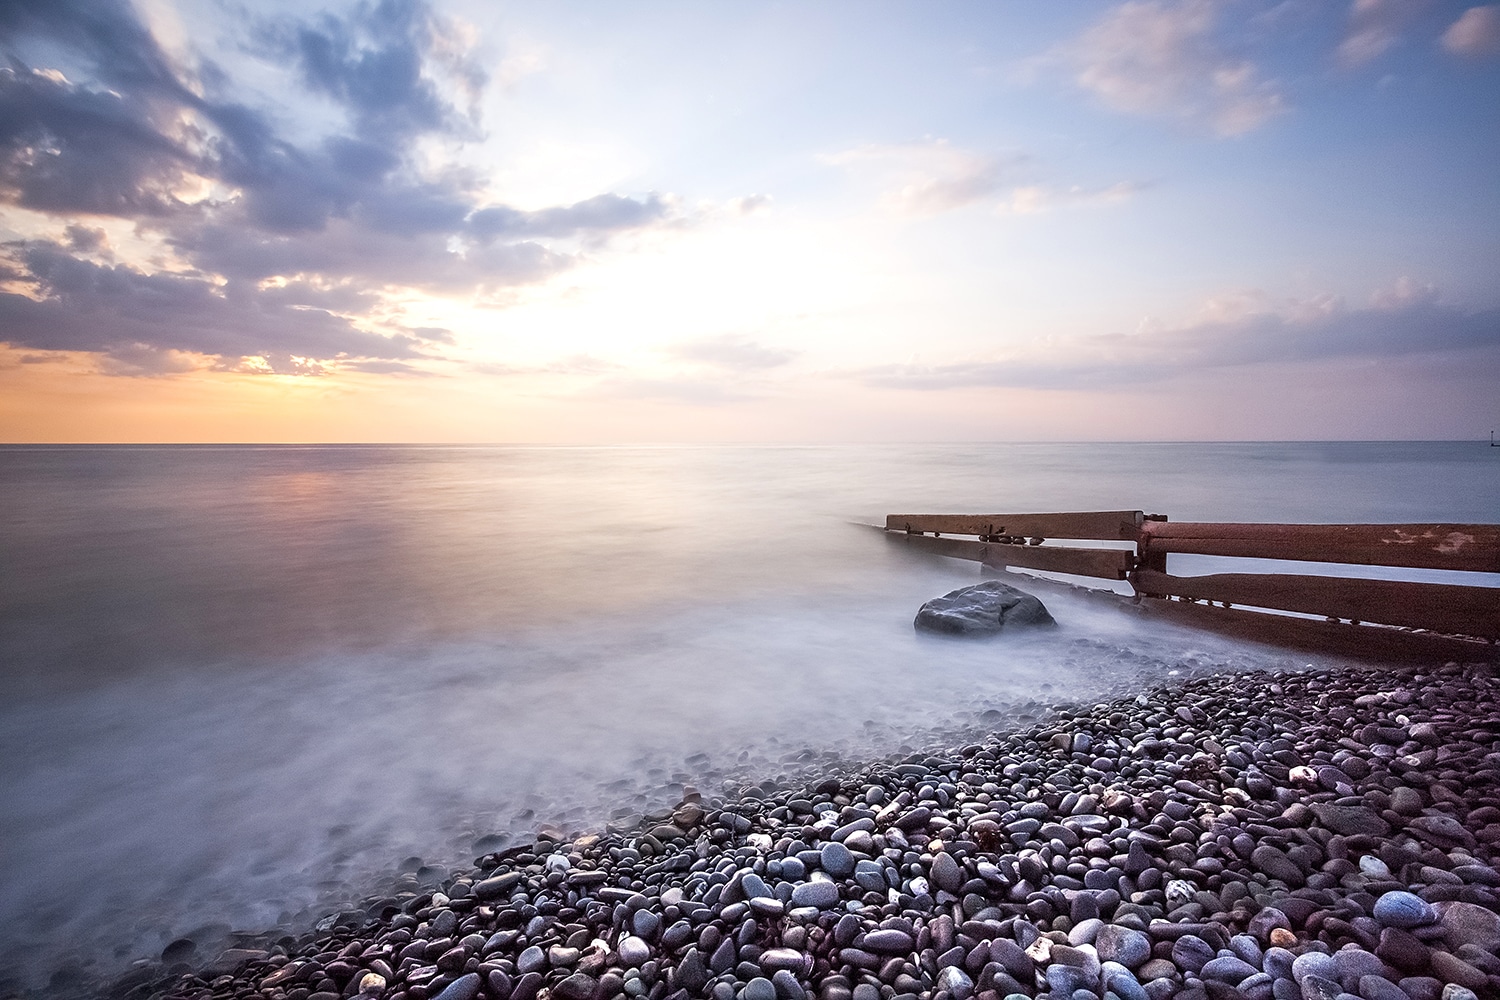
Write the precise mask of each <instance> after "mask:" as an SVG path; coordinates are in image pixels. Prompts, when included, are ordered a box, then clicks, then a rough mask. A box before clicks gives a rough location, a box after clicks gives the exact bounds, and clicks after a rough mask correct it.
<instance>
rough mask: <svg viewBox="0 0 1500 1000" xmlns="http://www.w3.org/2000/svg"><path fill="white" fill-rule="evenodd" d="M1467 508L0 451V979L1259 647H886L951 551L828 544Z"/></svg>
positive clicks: (1272, 485) (1399, 497)
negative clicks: (1027, 526) (408, 866)
mask: <svg viewBox="0 0 1500 1000" xmlns="http://www.w3.org/2000/svg"><path fill="white" fill-rule="evenodd" d="M1497 498H1500V453H1496V452H1492V451H1491V450H1490V449H1488V448H1485V447H1483V446H1482V445H1480V446H1475V445H1469V444H1431V443H1415V444H1413V443H1402V444H1226V445H1199V444H1183V445H941V446H909V445H908V446H899V447H898V446H890V447H848V448H837V447H826V448H815V447H802V448H599V449H594V448H502V447H496V448H467V447H389V448H387V447H250V446H244V447H206V446H205V447H108V448H93V447H70V448H44V447H6V448H0V761H3V762H4V765H3V770H0V843H3V844H4V862H3V863H4V865H5V877H4V878H3V879H0V968H10V969H15V970H18V971H19V972H20V974H22V975H23V976H30V977H32V979H33V981H35V980H36V977H39V976H45V975H46V974H47V973H48V972H49V971H50V970H52V969H54V968H56V967H57V966H58V965H59V964H60V963H64V962H69V963H74V964H81V965H85V966H89V967H91V968H95V969H106V968H109V967H112V966H116V965H118V964H119V963H121V962H123V961H126V960H129V959H132V958H135V957H139V956H141V955H152V954H155V953H156V952H159V951H160V949H161V947H162V945H163V944H165V943H166V942H167V941H170V940H172V939H173V938H175V937H178V936H180V935H183V934H187V933H190V932H194V931H195V929H199V930H201V928H203V927H204V926H205V925H215V924H218V925H229V926H232V927H236V928H244V929H259V928H263V927H267V926H270V925H273V924H276V923H278V922H283V923H286V922H291V923H295V922H297V921H298V920H303V921H305V920H306V919H308V918H309V917H311V916H313V915H316V914H317V913H319V912H322V910H324V909H327V908H329V907H331V906H334V905H337V904H338V903H339V902H340V901H343V900H346V899H349V898H353V897H354V896H355V895H357V894H358V893H360V892H362V891H366V890H368V889H370V888H371V887H372V886H374V885H376V884H377V882H378V879H379V878H380V877H381V876H383V875H387V874H389V873H390V872H392V871H393V870H394V869H395V867H396V866H397V865H398V864H399V863H400V862H401V861H402V860H403V859H406V858H408V857H409V856H416V857H421V858H422V859H423V860H424V861H427V862H429V863H443V864H458V863H466V862H467V861H469V860H471V859H472V858H473V857H474V856H475V855H476V854H478V853H482V849H483V848H484V847H485V845H489V844H494V843H496V842H499V841H504V840H505V839H506V838H520V837H524V836H527V835H528V834H530V833H532V832H534V831H535V830H536V828H537V827H538V825H539V824H542V823H547V824H552V825H555V826H558V827H560V828H562V829H564V830H583V829H591V828H598V827H599V826H601V825H602V824H603V823H605V822H608V821H610V820H611V819H614V820H616V821H621V822H625V821H629V820H631V819H633V818H634V817H636V816H638V815H640V814H641V813H643V812H648V811H650V810H652V809H654V808H658V807H661V806H664V805H667V806H669V805H671V804H672V803H673V801H675V799H674V796H676V795H679V794H680V793H681V785H682V784H683V783H687V782H692V783H696V784H698V785H699V787H702V788H703V789H704V791H705V793H706V794H710V795H712V794H717V793H720V792H723V791H725V790H726V789H732V788H733V787H734V786H735V783H736V782H738V781H744V780H751V779H760V778H776V777H778V776H782V777H785V778H787V779H791V778H793V777H795V776H796V774H797V773H798V769H799V768H813V769H825V768H827V767H832V766H838V764H839V763H840V762H856V761H859V760H862V759H866V758H868V757H870V756H871V755H876V754H889V753H893V752H896V751H897V750H899V749H900V748H901V747H902V746H903V745H912V746H916V745H921V744H923V743H925V742H931V741H932V740H934V739H936V738H938V737H939V735H941V734H945V733H961V732H965V731H973V730H975V729H976V727H980V726H984V725H988V724H994V723H996V720H997V718H1000V716H997V715H996V714H995V713H1002V714H1003V713H1008V712H1015V711H1030V712H1033V713H1035V712H1038V711H1041V710H1042V705H1043V704H1045V703H1048V702H1051V701H1054V700H1058V699H1061V698H1063V696H1064V694H1065V695H1066V697H1067V699H1068V700H1092V699H1095V698H1099V697H1103V696H1105V695H1108V694H1112V693H1118V692H1121V691H1126V690H1130V689H1131V688H1132V687H1134V686H1138V685H1140V684H1143V683H1147V682H1149V681H1150V680H1152V679H1153V678H1156V677H1158V676H1160V675H1161V674H1163V673H1165V672H1166V671H1168V670H1173V669H1177V670H1181V669H1191V668H1192V667H1194V666H1195V665H1213V666H1224V665H1227V666H1231V667H1256V666H1264V665H1269V664H1276V663H1281V662H1285V657H1283V656H1282V655H1281V654H1278V653H1275V652H1271V651H1266V650H1263V649H1259V648H1247V647H1236V646H1233V645H1231V644H1229V643H1227V642H1223V641H1220V640H1217V639H1212V638H1209V637H1207V636H1205V635H1202V634H1198V633H1191V632H1180V631H1176V630H1171V629H1167V628H1153V629H1152V631H1151V632H1150V633H1149V634H1142V633H1141V632H1139V631H1137V629H1136V626H1135V624H1134V622H1133V620H1132V619H1131V618H1130V617H1129V616H1127V615H1123V614H1120V613H1118V612H1116V611H1115V610H1114V609H1112V608H1111V607H1109V606H1108V605H1101V604H1098V603H1096V602H1092V601H1088V600H1084V599H1082V598H1080V597H1075V596H1070V595H1068V594H1061V593H1059V594H1048V595H1046V599H1047V601H1048V604H1049V606H1050V607H1051V608H1052V609H1053V611H1054V614H1055V615H1056V616H1057V617H1058V619H1059V621H1060V622H1061V623H1062V626H1061V627H1060V628H1059V629H1057V630H1056V631H1054V632H1050V633H1047V634H1045V635H1038V636H1033V637H1029V638H1022V639H1020V640H1018V641H1008V642H1005V643H1001V644H984V645H979V646H972V645H965V644H960V643H952V642H943V641H938V640H932V639H927V638H924V637H919V636H917V635H915V634H914V633H913V632H912V629H911V625H910V621H911V616H912V614H913V612H914V611H915V608H916V606H917V605H918V604H920V603H921V602H922V601H923V600H926V599H927V598H929V597H932V596H935V595H936V594H940V593H943V592H945V591H946V590H949V589H952V588H953V587H956V586H961V585H963V584H965V583H968V582H972V581H973V580H974V579H976V576H977V573H976V570H975V568H974V567H973V566H972V564H967V563H961V562H956V561H949V560H939V559H931V558H927V557H921V556H917V555H914V554H911V553H909V552H907V551H905V550H904V549H902V548H901V547H900V546H893V545H890V544H887V543H886V541H885V540H884V539H883V538H882V537H881V536H880V535H879V534H877V533H875V532H872V531H870V530H869V529H865V528H859V527H856V526H853V525H851V524H850V522H855V521H863V522H879V521H881V520H882V519H883V517H884V514H885V513H887V512H892V511H904V512H913V511H981V510H986V511H1025V510H1036V511H1045V510H1085V509H1122V508H1123V509H1131V508H1140V509H1144V510H1147V511H1151V512H1160V513H1167V514H1170V515H1171V516H1172V518H1173V519H1174V520H1260V521H1335V522H1338V521H1348V522H1353V521H1460V522H1461V521H1495V520H1500V500H1497ZM987 711H988V712H990V713H991V714H990V715H989V716H985V715H983V714H982V713H985V712H987ZM484 837H490V838H491V839H490V840H481V838H484Z"/></svg>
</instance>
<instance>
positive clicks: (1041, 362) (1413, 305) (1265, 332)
mask: <svg viewBox="0 0 1500 1000" xmlns="http://www.w3.org/2000/svg"><path fill="white" fill-rule="evenodd" d="M1476 348H1488V349H1496V348H1500V310H1496V309H1490V310H1483V311H1477V312H1469V311H1464V310H1461V309H1455V308H1453V307H1450V306H1445V305H1442V304H1441V303H1439V301H1438V297H1437V291H1436V290H1435V289H1434V288H1432V287H1431V286H1428V285H1422V284H1419V283H1416V282H1413V281H1410V280H1409V279H1402V280H1401V281H1398V282H1397V283H1396V284H1395V285H1394V286H1393V287H1391V288H1389V289H1385V290H1382V291H1380V292H1377V293H1376V294H1375V295H1374V296H1372V304H1371V305H1370V306H1369V307H1366V308H1358V309H1352V308H1348V307H1347V306H1346V305H1345V304H1343V303H1342V302H1341V301H1340V300H1338V299H1337V298H1333V297H1327V296H1325V297H1319V298H1316V299H1313V300H1308V301H1304V302H1297V303H1287V304H1285V305H1284V306H1283V307H1282V308H1280V309H1271V308H1267V307H1266V304H1265V303H1264V301H1263V300H1261V299H1260V298H1259V297H1257V296H1237V297H1234V298H1233V300H1231V301H1228V302H1217V303H1211V306H1210V308H1209V309H1208V310H1206V318H1204V319H1202V320H1200V321H1198V322H1195V323H1190V324H1187V325H1184V326H1180V327H1173V328H1168V329H1146V330H1143V331H1141V332H1139V333H1134V334H1118V333H1116V334H1104V335H1099V336H1093V337H1084V338H1077V339H1071V340H1047V341H1042V342H1036V343H1033V344H1030V345H1027V346H1026V347H1025V348H1023V349H1019V350H1016V351H1013V352H1010V353H1008V354H1006V355H1004V356H999V357H989V358H983V359H975V360H973V361H966V362H954V363H950V364H940V365H915V364H912V365H888V366H883V367H879V368H870V369H864V370H862V371H860V372H858V373H857V377H858V378H860V379H861V380H862V381H864V382H866V383H867V384H871V385H876V386H881V387H886V388H902V389H925V390H938V389H952V388H964V387H973V386H997V387H1032V388H1050V389H1083V388H1100V387H1105V386H1110V385H1117V384H1125V383H1135V384H1139V383H1146V382H1154V381H1159V380H1162V379H1167V378H1171V377H1173V376H1176V375H1181V374H1184V373H1188V372H1193V371H1202V370H1207V369H1215V368H1234V367H1242V366H1247V365H1258V364H1268V363H1274V362H1299V361H1314V360H1322V359H1331V358H1346V359H1355V358H1364V359H1382V358H1396V357H1405V356H1413V355H1424V354H1445V353H1450V352H1454V351H1466V350H1472V349H1476ZM1496 360H1500V359H1497V358H1492V359H1491V363H1495V362H1496ZM1497 375H1500V372H1497Z"/></svg>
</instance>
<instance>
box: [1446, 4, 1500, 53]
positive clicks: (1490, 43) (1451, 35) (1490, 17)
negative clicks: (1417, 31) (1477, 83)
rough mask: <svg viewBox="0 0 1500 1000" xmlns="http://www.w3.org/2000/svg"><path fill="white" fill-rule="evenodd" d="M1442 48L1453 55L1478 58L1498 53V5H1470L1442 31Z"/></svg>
mask: <svg viewBox="0 0 1500 1000" xmlns="http://www.w3.org/2000/svg"><path fill="white" fill-rule="evenodd" d="M1442 44H1443V48H1445V49H1447V50H1448V51H1449V52H1452V53H1453V54H1454V55H1458V56H1466V57H1468V58H1471V59H1480V58H1483V57H1485V56H1493V55H1500V5H1496V4H1489V5H1487V6H1484V7H1470V8H1469V9H1468V10H1466V11H1464V12H1463V14H1461V15H1459V18H1458V20H1457V21H1454V22H1453V24H1452V25H1450V26H1449V28H1448V30H1447V31H1445V32H1443V38H1442Z"/></svg>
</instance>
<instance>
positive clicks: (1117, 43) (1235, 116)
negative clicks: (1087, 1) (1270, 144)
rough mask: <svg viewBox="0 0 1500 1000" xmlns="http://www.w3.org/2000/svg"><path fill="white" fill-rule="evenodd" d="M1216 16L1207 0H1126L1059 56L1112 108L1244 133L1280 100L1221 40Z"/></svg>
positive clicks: (1272, 113) (1275, 111)
mask: <svg viewBox="0 0 1500 1000" xmlns="http://www.w3.org/2000/svg"><path fill="white" fill-rule="evenodd" d="M1216 20H1217V8H1216V6H1215V5H1214V4H1213V3H1211V2H1209V0H1180V2H1175V3H1168V2H1159V0H1141V2H1132V3H1125V4H1121V5H1120V6H1119V7H1116V8H1115V9H1114V10H1112V11H1110V12H1109V13H1108V14H1106V15H1105V16H1104V17H1103V18H1102V19H1100V20H1099V21H1098V22H1096V23H1095V24H1093V25H1092V26H1091V27H1089V28H1088V29H1087V30H1086V31H1085V32H1084V33H1083V34H1082V35H1081V36H1080V37H1079V38H1077V39H1076V40H1075V41H1074V42H1072V43H1071V44H1070V45H1068V46H1065V47H1064V49H1063V50H1062V53H1061V54H1062V57H1063V59H1064V60H1065V61H1066V62H1067V63H1069V64H1071V65H1072V67H1073V69H1074V72H1075V74H1076V75H1075V80H1076V82H1077V84H1078V86H1080V87H1082V88H1083V89H1084V90H1086V91H1088V92H1090V93H1092V94H1093V95H1094V96H1096V97H1098V98H1099V99H1100V100H1101V101H1103V102H1104V103H1105V104H1106V105H1108V106H1109V107H1111V108H1114V109H1116V110H1118V111H1125V112H1129V113H1131V114H1142V115H1152V116H1156V117H1162V118H1170V119H1175V120H1178V121H1182V122H1186V123H1188V124H1191V125H1194V126H1198V127H1203V128H1206V129H1208V130H1209V131H1212V132H1214V133H1217V134H1219V135H1223V136H1237V135H1243V134H1245V133H1246V132H1250V131H1253V130H1254V129H1256V128H1259V127H1260V126H1261V125H1264V124H1265V123H1266V122H1268V121H1270V120H1271V119H1272V118H1274V117H1276V116H1277V115H1279V114H1281V113H1282V112H1283V111H1285V110H1286V102H1285V98H1284V97H1283V95H1282V92H1281V88H1280V87H1279V86H1278V85H1277V84H1276V82H1275V81H1273V80H1268V79H1266V78H1264V77H1263V76H1262V75H1261V72H1260V69H1259V68H1258V67H1257V66H1256V65H1255V63H1254V62H1252V61H1251V60H1250V59H1248V58H1245V57H1243V56H1240V55H1237V54H1235V53H1233V52H1231V51H1229V50H1228V49H1226V48H1225V47H1224V46H1223V45H1221V44H1220V42H1219V40H1218V38H1217V37H1216V35H1215V30H1214V29H1215V26H1216Z"/></svg>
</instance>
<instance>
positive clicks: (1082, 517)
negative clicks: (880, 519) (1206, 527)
mask: <svg viewBox="0 0 1500 1000" xmlns="http://www.w3.org/2000/svg"><path fill="white" fill-rule="evenodd" d="M1144 522H1145V515H1144V514H1143V513H1141V512H1140V511H1138V510H1103V511H1079V512H1076V513H1067V514H889V515H887V516H886V519H885V530H887V531H905V532H912V533H915V532H937V533H939V534H944V535H978V536H979V537H980V538H995V537H1011V538H1019V537H1026V538H1094V539H1105V538H1108V539H1111V540H1125V541H1131V542H1133V541H1135V539H1136V534H1137V532H1138V531H1139V529H1140V526H1141V524H1142V523H1144Z"/></svg>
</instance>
